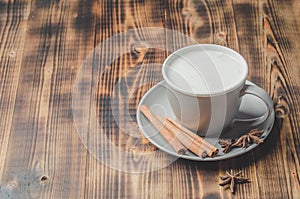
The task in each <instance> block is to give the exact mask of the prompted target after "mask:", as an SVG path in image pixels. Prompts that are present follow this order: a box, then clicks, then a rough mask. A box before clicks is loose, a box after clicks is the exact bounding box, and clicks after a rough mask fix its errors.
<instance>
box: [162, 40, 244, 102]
mask: <svg viewBox="0 0 300 199" xmlns="http://www.w3.org/2000/svg"><path fill="white" fill-rule="evenodd" d="M195 46H200V47H203V48H208V47H211V48H214V49H216V50H219V51H220V49H221V50H222V51H223V52H224V51H227V52H229V53H231V55H234V57H235V58H237V59H238V60H239V61H240V62H241V65H242V66H243V67H244V69H245V70H244V74H242V76H241V78H240V80H239V81H238V83H236V84H233V85H231V86H229V87H228V88H226V90H224V91H216V92H213V91H211V92H203V93H193V92H189V91H186V90H183V89H181V88H179V87H178V86H176V85H175V84H174V83H173V82H172V81H171V80H169V78H168V76H167V74H166V68H167V63H168V62H169V61H170V59H171V58H172V57H173V56H174V55H176V54H178V53H179V52H181V51H185V50H187V49H189V48H193V47H195ZM162 75H163V78H164V80H165V81H166V82H167V84H168V85H169V86H170V87H171V88H172V89H174V90H176V91H178V92H180V93H183V94H186V95H189V96H196V97H198V96H199V97H209V96H215V95H222V94H226V93H229V92H231V91H233V90H235V89H237V88H239V87H241V86H242V85H244V84H245V81H246V78H247V75H248V64H247V62H246V60H245V58H244V57H243V56H242V55H241V54H239V53H238V52H236V51H235V50H233V49H231V48H228V47H225V46H220V45H217V44H194V45H189V46H186V47H183V48H180V49H178V50H176V51H174V52H172V53H171V54H170V55H169V56H168V57H167V58H166V60H165V61H164V63H163V65H162Z"/></svg>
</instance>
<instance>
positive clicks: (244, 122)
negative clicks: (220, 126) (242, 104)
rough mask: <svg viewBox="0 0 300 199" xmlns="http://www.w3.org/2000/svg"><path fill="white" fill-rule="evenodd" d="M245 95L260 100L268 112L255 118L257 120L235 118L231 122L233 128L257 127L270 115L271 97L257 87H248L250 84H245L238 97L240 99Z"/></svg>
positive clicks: (271, 107)
mask: <svg viewBox="0 0 300 199" xmlns="http://www.w3.org/2000/svg"><path fill="white" fill-rule="evenodd" d="M246 94H248V95H254V96H256V97H258V98H260V99H261V100H262V101H263V102H264V103H265V105H266V106H267V109H268V111H267V112H266V113H265V114H264V115H262V116H260V117H257V118H250V119H239V118H236V119H234V120H233V121H232V126H233V127H239V126H251V127H255V126H258V125H260V124H262V123H263V122H265V121H266V120H267V119H268V118H269V117H270V115H271V113H272V110H273V101H272V99H271V97H270V96H269V94H268V93H267V92H266V91H265V90H263V89H262V88H260V87H258V86H255V85H250V84H247V83H246V84H245V86H244V88H243V89H242V90H241V93H240V97H242V96H244V95H246Z"/></svg>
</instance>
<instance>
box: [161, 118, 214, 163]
mask: <svg viewBox="0 0 300 199" xmlns="http://www.w3.org/2000/svg"><path fill="white" fill-rule="evenodd" d="M166 120H167V121H168V122H169V123H171V124H173V125H174V126H175V127H176V128H178V129H180V132H182V133H183V134H185V135H186V136H188V137H190V138H191V139H192V140H194V141H193V143H195V144H196V145H197V146H198V147H201V149H202V150H203V151H205V152H206V153H207V156H209V157H214V156H216V155H217V154H218V153H219V149H218V148H216V147H215V146H213V145H212V144H210V143H209V142H207V141H206V140H205V139H203V138H202V137H200V136H198V135H196V134H195V133H193V132H192V131H190V130H189V129H187V128H185V127H184V126H182V125H181V124H179V123H177V122H175V121H174V120H173V119H171V118H167V119H166ZM168 126H169V125H168ZM174 130H175V129H174Z"/></svg>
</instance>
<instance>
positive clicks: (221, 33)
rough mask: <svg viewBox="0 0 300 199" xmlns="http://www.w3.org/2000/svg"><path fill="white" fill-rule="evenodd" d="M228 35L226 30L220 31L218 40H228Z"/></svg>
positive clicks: (217, 35)
mask: <svg viewBox="0 0 300 199" xmlns="http://www.w3.org/2000/svg"><path fill="white" fill-rule="evenodd" d="M226 36H227V33H226V32H224V31H221V32H218V33H217V34H216V37H217V40H218V41H221V42H224V41H226Z"/></svg>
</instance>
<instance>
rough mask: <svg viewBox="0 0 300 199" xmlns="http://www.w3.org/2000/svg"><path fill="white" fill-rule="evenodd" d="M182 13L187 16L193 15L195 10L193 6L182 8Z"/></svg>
mask: <svg viewBox="0 0 300 199" xmlns="http://www.w3.org/2000/svg"><path fill="white" fill-rule="evenodd" d="M182 15H183V16H184V17H187V18H189V17H192V16H193V10H192V9H191V8H182Z"/></svg>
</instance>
